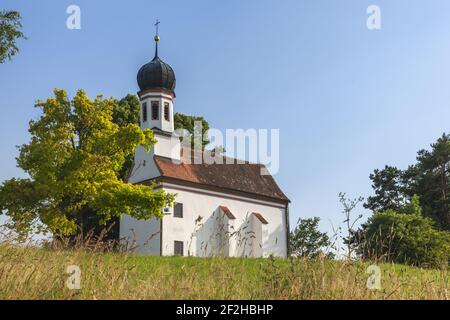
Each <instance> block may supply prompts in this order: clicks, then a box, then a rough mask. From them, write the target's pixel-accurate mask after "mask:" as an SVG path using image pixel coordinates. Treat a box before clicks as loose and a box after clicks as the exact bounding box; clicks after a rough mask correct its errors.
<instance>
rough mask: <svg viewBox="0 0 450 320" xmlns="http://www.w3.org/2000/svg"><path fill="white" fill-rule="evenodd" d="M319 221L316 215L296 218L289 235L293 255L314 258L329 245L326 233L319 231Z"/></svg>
mask: <svg viewBox="0 0 450 320" xmlns="http://www.w3.org/2000/svg"><path fill="white" fill-rule="evenodd" d="M319 221H320V218H318V217H314V218H309V219H299V220H298V223H297V226H296V227H295V229H294V231H292V232H291V234H290V237H289V242H290V246H291V248H290V252H291V253H292V254H293V255H296V256H300V257H307V258H316V257H318V255H319V254H320V253H321V252H322V250H324V249H325V248H327V247H329V246H331V242H330V239H329V238H328V235H327V234H326V233H322V232H320V231H319Z"/></svg>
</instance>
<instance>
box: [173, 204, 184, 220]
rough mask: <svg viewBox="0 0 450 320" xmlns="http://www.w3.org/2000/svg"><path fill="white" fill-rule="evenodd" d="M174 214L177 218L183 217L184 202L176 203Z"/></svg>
mask: <svg viewBox="0 0 450 320" xmlns="http://www.w3.org/2000/svg"><path fill="white" fill-rule="evenodd" d="M173 216H174V217H175V218H183V204H182V203H175V206H174V208H173Z"/></svg>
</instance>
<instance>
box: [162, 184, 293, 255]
mask: <svg viewBox="0 0 450 320" xmlns="http://www.w3.org/2000/svg"><path fill="white" fill-rule="evenodd" d="M164 190H166V191H167V192H170V193H176V194H177V196H176V201H177V202H180V203H183V218H175V217H173V215H166V216H165V217H164V219H163V222H162V225H163V233H162V239H163V245H162V251H163V252H162V254H163V255H172V254H173V250H174V241H176V240H177V241H183V242H184V255H189V254H190V255H194V256H210V255H216V254H217V255H219V254H220V252H221V251H220V249H221V248H222V249H223V247H221V246H220V245H218V242H219V241H218V239H219V238H221V237H222V235H220V234H219V235H218V232H220V228H218V225H219V224H220V222H219V221H220V219H221V212H220V210H219V208H218V207H219V206H220V205H223V206H226V207H228V208H229V209H230V211H231V212H232V213H233V215H234V216H235V217H236V219H235V220H230V221H231V223H230V226H229V229H228V230H234V233H233V231H231V233H232V235H231V236H230V242H229V247H228V248H225V249H223V250H225V251H228V252H229V255H230V256H261V255H262V256H264V257H267V256H269V255H271V254H273V255H274V256H280V257H286V254H287V252H286V249H287V248H286V216H285V210H286V209H285V206H284V205H283V204H278V203H264V202H259V201H256V200H252V199H248V198H242V197H237V196H231V195H227V194H221V193H212V192H210V191H201V190H200V189H197V190H195V189H194V190H191V188H188V187H185V186H177V185H173V184H164ZM253 212H258V213H260V214H261V215H262V216H263V217H264V218H265V219H266V220H267V221H268V224H261V223H260V222H259V220H258V221H255V220H257V219H254V218H253V217H254V216H253V215H252V213H253ZM199 216H201V217H202V218H201V221H200V222H199V223H196V222H195V221H196V220H198V219H199ZM225 220H226V219H225ZM231 226H232V228H231ZM255 228H256V229H255ZM258 239H260V240H259V242H261V243H258ZM255 241H257V242H255ZM258 246H260V250H258V249H256V248H257V247H258ZM222 252H223V251H222Z"/></svg>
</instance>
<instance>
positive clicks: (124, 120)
mask: <svg viewBox="0 0 450 320" xmlns="http://www.w3.org/2000/svg"><path fill="white" fill-rule="evenodd" d="M140 109H141V104H140V103H139V99H138V97H136V95H134V94H128V95H126V96H125V97H124V98H122V99H120V101H116V103H115V104H114V107H113V112H112V121H113V122H114V123H115V124H117V125H118V126H119V127H126V126H128V125H130V124H135V125H139V113H140ZM133 160H134V154H129V155H128V156H127V157H126V159H125V162H124V164H123V166H122V168H121V169H120V171H119V177H120V178H121V179H122V180H123V181H126V180H127V178H128V175H129V173H130V172H131V170H132V169H133Z"/></svg>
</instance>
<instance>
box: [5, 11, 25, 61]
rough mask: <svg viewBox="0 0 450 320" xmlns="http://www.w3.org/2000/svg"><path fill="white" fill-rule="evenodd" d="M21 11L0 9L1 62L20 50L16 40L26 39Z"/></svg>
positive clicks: (9, 58)
mask: <svg viewBox="0 0 450 320" xmlns="http://www.w3.org/2000/svg"><path fill="white" fill-rule="evenodd" d="M20 20H21V17H20V13H19V12H17V11H5V10H2V11H0V64H1V63H4V62H5V61H6V60H7V59H8V60H11V59H12V57H13V56H15V55H16V54H17V53H18V52H19V48H18V47H17V44H16V41H17V40H18V39H21V38H22V39H25V36H24V35H23V33H22V31H21V29H22V24H21V22H20Z"/></svg>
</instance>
